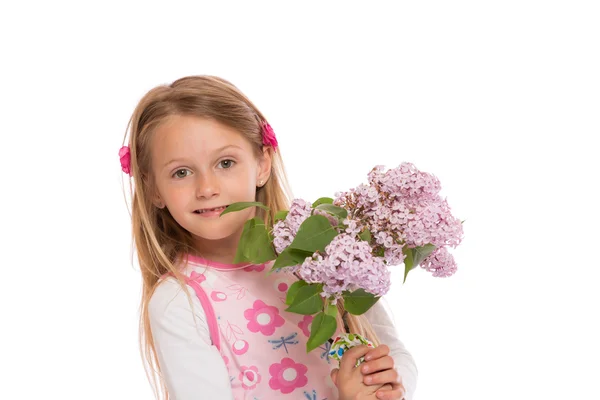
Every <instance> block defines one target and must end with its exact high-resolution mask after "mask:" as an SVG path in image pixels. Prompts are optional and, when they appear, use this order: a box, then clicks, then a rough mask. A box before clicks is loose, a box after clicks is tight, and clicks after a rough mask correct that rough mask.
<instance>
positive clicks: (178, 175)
mask: <svg viewBox="0 0 600 400" xmlns="http://www.w3.org/2000/svg"><path fill="white" fill-rule="evenodd" d="M188 172H190V171H189V170H187V169H183V168H182V169H178V170H177V171H175V173H174V174H173V176H174V177H175V178H185V177H186V176H187V175H188Z"/></svg>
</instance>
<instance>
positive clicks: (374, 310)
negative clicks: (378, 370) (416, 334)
mask: <svg viewBox="0 0 600 400" xmlns="http://www.w3.org/2000/svg"><path fill="white" fill-rule="evenodd" d="M383 300H384V299H381V300H379V301H378V302H377V303H375V305H374V306H373V307H371V308H370V309H369V311H367V312H366V313H365V316H366V317H367V319H368V320H369V322H370V323H371V325H372V326H373V330H374V331H375V333H377V336H379V340H380V341H381V343H383V344H386V345H388V346H389V348H390V356H391V357H392V358H393V359H394V366H395V369H396V371H398V374H399V375H400V376H401V377H402V383H403V385H404V388H405V389H406V396H405V397H406V400H412V399H413V396H414V393H415V390H416V388H417V376H418V370H417V365H416V363H415V360H414V359H413V356H412V355H411V354H410V353H409V352H408V350H406V347H404V344H403V343H402V342H401V341H400V339H399V335H398V331H397V330H396V327H395V326H394V323H393V322H392V320H391V318H390V313H389V312H388V311H387V310H386V307H385V305H384V304H383Z"/></svg>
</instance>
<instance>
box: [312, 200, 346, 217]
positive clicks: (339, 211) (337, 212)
mask: <svg viewBox="0 0 600 400" xmlns="http://www.w3.org/2000/svg"><path fill="white" fill-rule="evenodd" d="M315 208H316V209H317V210H323V211H325V212H328V213H329V214H331V215H333V216H334V217H336V218H337V219H338V220H339V221H343V220H344V219H345V218H346V217H347V216H348V211H347V210H346V209H345V208H342V207H338V206H334V205H333V204H319V205H318V206H316V207H315Z"/></svg>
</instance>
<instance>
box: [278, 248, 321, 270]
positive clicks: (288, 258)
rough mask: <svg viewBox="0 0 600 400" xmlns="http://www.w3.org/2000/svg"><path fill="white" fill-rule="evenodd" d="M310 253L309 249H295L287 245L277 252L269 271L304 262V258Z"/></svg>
mask: <svg viewBox="0 0 600 400" xmlns="http://www.w3.org/2000/svg"><path fill="white" fill-rule="evenodd" d="M312 255H313V253H311V252H310V251H304V250H297V249H292V248H290V247H287V248H286V249H285V250H283V251H282V252H281V254H279V256H278V257H277V259H276V260H275V263H274V264H273V268H272V269H271V271H274V270H277V269H280V268H285V267H291V266H294V265H300V264H302V263H303V262H304V260H306V257H310V256H312Z"/></svg>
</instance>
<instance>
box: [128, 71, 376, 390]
mask: <svg viewBox="0 0 600 400" xmlns="http://www.w3.org/2000/svg"><path fill="white" fill-rule="evenodd" d="M173 115H186V116H196V117H200V118H208V119H213V120H215V121H217V122H219V123H221V124H224V125H226V126H228V127H230V128H233V129H235V130H236V131H237V132H239V133H240V134H241V135H243V136H244V137H245V138H246V139H247V140H248V141H249V142H250V143H251V144H252V145H253V146H252V147H253V150H254V153H255V156H256V157H257V158H258V157H260V156H261V155H262V151H263V142H262V129H261V123H262V122H263V121H266V118H265V117H264V116H263V114H262V113H261V112H260V111H259V110H258V109H257V108H256V107H255V106H254V104H252V102H251V101H250V100H249V99H248V98H247V97H246V96H245V95H244V94H242V92H241V91H240V90H239V89H238V88H237V87H235V86H234V85H233V84H231V83H230V82H228V81H226V80H224V79H222V78H218V77H215V76H190V77H185V78H181V79H178V80H176V81H175V82H173V83H172V84H170V85H161V86H158V87H155V88H154V89H152V90H150V91H149V92H148V93H146V95H145V96H144V97H143V98H142V99H141V100H140V101H139V103H138V105H137V106H136V108H135V110H134V112H133V114H132V116H131V119H130V120H129V124H128V126H127V132H126V134H125V137H126V138H127V135H129V140H128V145H129V148H130V152H131V165H130V170H131V175H132V177H133V181H131V180H130V191H131V199H132V207H131V220H132V235H133V243H134V246H135V249H136V253H137V257H138V263H139V267H140V270H141V273H142V297H141V302H140V325H139V335H140V337H139V338H140V351H141V353H142V358H143V360H144V367H145V370H146V375H147V377H148V379H149V381H150V383H151V385H152V387H153V389H154V393H155V396H156V398H159V399H160V398H164V399H169V394H168V392H167V390H166V387H165V383H164V380H163V379H162V374H161V368H160V365H159V363H158V358H157V353H156V349H155V347H154V342H153V338H152V331H151V329H150V322H149V315H148V304H149V302H150V299H151V297H152V294H153V293H154V290H155V289H156V287H157V285H158V283H159V279H160V277H161V276H163V275H164V274H167V273H171V274H172V275H173V276H175V277H176V278H177V280H178V281H179V283H180V285H181V286H182V288H183V289H184V290H185V292H186V293H187V294H188V296H189V292H188V291H187V289H186V285H185V281H184V279H183V276H182V274H181V272H180V271H179V270H178V268H176V267H175V265H176V264H177V260H178V257H181V256H182V255H183V254H186V253H191V252H193V240H192V236H191V234H190V233H189V232H188V231H186V230H185V229H183V228H182V227H181V226H180V225H179V224H178V223H177V222H176V221H175V219H174V218H173V217H172V216H171V214H170V213H169V211H168V209H167V208H166V207H164V208H158V207H156V206H155V205H154V204H153V201H152V199H153V193H154V191H155V187H154V177H153V176H152V170H151V167H150V166H151V152H150V143H151V140H152V137H153V135H154V132H155V131H156V129H157V128H158V127H159V126H160V125H161V124H162V123H163V122H164V121H165V120H166V119H167V118H169V117H171V116H173ZM268 151H269V152H270V155H271V160H272V162H271V175H270V177H269V179H268V180H267V182H266V184H265V185H264V186H262V187H260V188H257V191H256V201H260V202H262V203H264V204H265V205H266V206H267V207H269V208H270V211H269V212H265V211H264V210H263V209H261V208H257V211H256V216H258V217H260V218H262V219H263V220H264V221H265V223H266V224H268V223H269V221H273V220H274V217H275V213H276V212H277V211H279V210H288V209H289V206H290V203H291V199H292V191H291V190H290V187H289V185H288V182H287V177H286V172H285V168H284V165H283V161H282V158H281V149H280V148H278V150H277V152H274V151H273V149H269V150H268ZM338 307H339V308H340V315H341V314H342V313H343V311H344V310H343V306H342V305H341V304H339V305H338ZM347 322H348V325H349V327H350V330H351V331H353V332H356V333H360V334H363V335H366V336H367V337H369V338H371V339H375V342H376V344H377V343H378V340H377V337H376V335H375V332H373V330H372V327H371V326H370V324H369V323H368V321H367V320H366V318H364V317H362V316H359V317H355V316H350V317H349V318H348V321H347ZM338 323H340V324H341V323H342V321H341V319H339V320H338ZM340 326H343V325H340Z"/></svg>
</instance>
